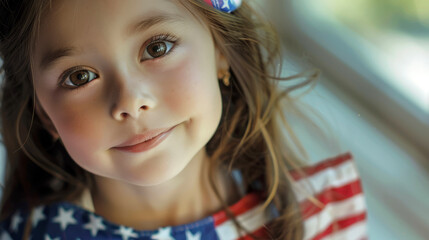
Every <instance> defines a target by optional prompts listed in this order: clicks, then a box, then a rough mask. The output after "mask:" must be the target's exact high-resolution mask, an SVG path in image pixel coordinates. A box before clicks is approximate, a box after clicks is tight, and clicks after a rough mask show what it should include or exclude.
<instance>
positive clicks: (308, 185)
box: [214, 153, 367, 240]
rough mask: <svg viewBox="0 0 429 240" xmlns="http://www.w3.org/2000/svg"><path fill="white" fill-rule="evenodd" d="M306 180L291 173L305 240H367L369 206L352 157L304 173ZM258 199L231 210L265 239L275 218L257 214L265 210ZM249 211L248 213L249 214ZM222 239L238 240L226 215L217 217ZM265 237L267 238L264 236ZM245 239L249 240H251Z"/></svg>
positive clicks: (247, 199) (245, 200) (326, 162)
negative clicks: (265, 229) (319, 204)
mask: <svg viewBox="0 0 429 240" xmlns="http://www.w3.org/2000/svg"><path fill="white" fill-rule="evenodd" d="M302 172H303V173H304V174H305V176H306V177H305V178H304V177H303V176H302V175H301V174H300V173H299V172H297V171H291V172H290V173H291V175H292V177H293V179H294V180H295V181H296V182H295V183H293V186H294V191H295V194H296V197H297V199H298V201H299V203H300V207H301V212H302V214H303V218H304V230H305V236H304V239H305V240H320V239H341V240H352V239H353V240H363V239H367V225H366V204H365V199H364V195H363V192H362V187H361V183H360V180H359V175H358V172H357V170H356V166H355V163H354V162H353V158H352V155H351V154H350V153H346V154H343V155H340V156H337V157H335V158H331V159H326V160H324V161H322V162H320V163H317V164H315V165H313V166H309V167H305V168H303V169H302ZM308 196H311V197H313V198H315V199H317V200H318V201H319V202H320V203H321V204H323V205H322V206H320V207H319V206H317V205H316V204H314V203H313V202H312V201H311V200H310V199H308ZM260 201H262V199H258V198H257V197H256V196H255V195H248V196H246V197H245V198H243V199H242V200H241V201H240V202H239V203H238V205H234V206H232V207H231V209H232V211H233V212H234V213H235V214H236V215H238V219H239V221H240V223H241V224H242V225H243V226H244V227H245V228H246V229H248V230H249V231H252V232H253V233H255V235H257V236H264V234H266V233H265V231H264V227H263V226H264V225H269V222H270V221H271V220H272V219H273V218H274V216H275V214H271V213H270V212H273V211H268V212H269V213H263V214H262V213H258V210H259V209H260V208H261V207H262V203H261V202H260ZM246 209H247V210H246ZM214 218H215V225H216V229H217V233H218V236H219V239H222V240H224V239H225V240H226V239H237V238H238V237H239V236H238V234H237V232H236V231H235V230H234V229H233V222H232V221H231V220H227V218H226V216H225V215H224V213H221V214H219V215H214ZM265 236H266V235H265ZM242 239H250V238H249V236H246V237H243V238H242Z"/></svg>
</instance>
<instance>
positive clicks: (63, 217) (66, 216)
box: [53, 207, 76, 231]
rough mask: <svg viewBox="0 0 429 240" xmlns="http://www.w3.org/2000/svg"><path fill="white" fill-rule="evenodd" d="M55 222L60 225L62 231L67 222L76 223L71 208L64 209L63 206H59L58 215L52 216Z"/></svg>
mask: <svg viewBox="0 0 429 240" xmlns="http://www.w3.org/2000/svg"><path fill="white" fill-rule="evenodd" d="M53 222H55V223H58V224H60V225H61V229H62V230H63V231H64V230H66V228H67V225H69V224H76V219H74V217H73V209H70V210H68V211H66V210H65V209H64V208H62V207H60V208H59V213H58V216H56V217H55V218H54V221H53Z"/></svg>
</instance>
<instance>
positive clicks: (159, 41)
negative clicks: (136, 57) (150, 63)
mask: <svg viewBox="0 0 429 240" xmlns="http://www.w3.org/2000/svg"><path fill="white" fill-rule="evenodd" d="M178 42H179V38H178V37H176V36H174V35H172V34H161V35H158V36H155V37H152V38H151V39H149V40H148V41H147V42H146V43H145V44H144V45H143V46H145V47H144V51H143V53H142V54H141V58H140V62H143V61H146V60H151V59H155V58H160V57H164V56H166V55H167V54H169V53H170V52H171V50H172V49H173V48H174V47H175V46H176V45H177V44H178Z"/></svg>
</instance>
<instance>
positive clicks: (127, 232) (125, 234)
mask: <svg viewBox="0 0 429 240" xmlns="http://www.w3.org/2000/svg"><path fill="white" fill-rule="evenodd" d="M115 234H118V235H121V236H122V239H123V240H128V238H129V237H132V238H137V234H136V233H135V232H134V230H133V229H132V228H127V227H124V226H121V227H120V228H119V229H118V230H116V231H115Z"/></svg>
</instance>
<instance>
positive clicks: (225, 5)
mask: <svg viewBox="0 0 429 240" xmlns="http://www.w3.org/2000/svg"><path fill="white" fill-rule="evenodd" d="M204 1H205V2H206V3H207V4H209V5H210V6H213V7H214V8H216V9H217V10H220V11H222V12H227V13H230V12H233V11H235V10H236V9H237V8H239V7H240V5H241V0H204Z"/></svg>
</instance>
